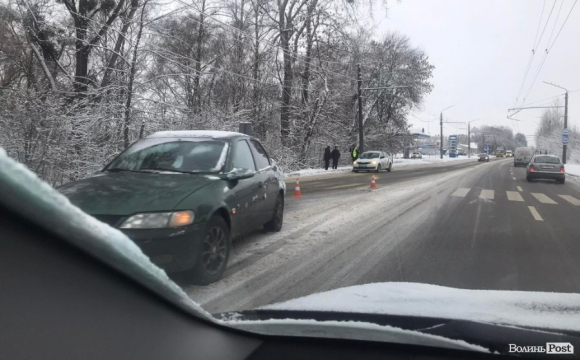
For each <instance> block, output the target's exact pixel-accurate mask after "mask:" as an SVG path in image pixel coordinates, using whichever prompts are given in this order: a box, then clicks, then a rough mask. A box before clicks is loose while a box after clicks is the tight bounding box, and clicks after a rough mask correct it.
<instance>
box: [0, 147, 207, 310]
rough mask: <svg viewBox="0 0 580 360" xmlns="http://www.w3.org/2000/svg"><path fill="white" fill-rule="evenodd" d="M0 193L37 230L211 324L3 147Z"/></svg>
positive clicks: (121, 239) (119, 236)
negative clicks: (60, 239) (53, 234)
mask: <svg viewBox="0 0 580 360" xmlns="http://www.w3.org/2000/svg"><path fill="white" fill-rule="evenodd" d="M0 193H1V194H2V197H3V198H4V199H5V200H7V204H10V205H11V207H13V208H14V210H16V211H17V212H19V213H20V214H23V215H24V216H26V215H27V214H30V208H33V209H34V210H35V214H34V219H33V220H34V221H35V222H37V223H38V225H40V226H42V227H44V228H45V229H47V230H49V231H50V232H56V233H58V234H60V235H61V236H63V238H65V239H67V241H69V242H70V244H71V245H73V246H75V247H77V248H80V249H82V250H84V251H85V252H88V253H89V254H90V255H91V256H93V257H96V258H98V259H99V260H101V261H103V262H105V263H107V264H108V265H110V266H112V267H114V268H116V269H118V270H119V271H121V272H122V273H124V274H127V275H128V276H130V277H131V278H133V279H135V280H136V281H138V282H139V283H141V284H142V285H144V286H146V287H147V288H149V289H151V290H152V291H154V292H156V293H157V294H159V295H161V296H163V297H164V298H166V299H167V300H169V301H171V302H173V303H175V304H177V305H179V306H180V307H181V308H183V309H184V310H186V311H189V312H191V313H193V314H195V315H197V316H200V317H204V318H206V319H213V317H212V316H211V315H210V314H209V313H207V312H206V311H205V310H203V309H202V308H201V307H200V306H199V305H197V304H196V303H195V302H194V301H193V300H191V298H189V297H188V296H187V294H185V292H183V290H182V289H181V288H180V287H179V286H178V285H177V284H175V283H174V282H173V281H172V280H171V279H169V277H167V274H166V273H165V271H163V270H162V269H160V268H159V267H157V266H156V265H155V264H153V263H152V262H151V261H149V258H148V257H147V256H146V255H145V254H143V252H142V251H141V249H139V247H137V245H135V243H133V241H131V240H130V239H129V238H128V237H126V236H125V235H124V234H123V233H122V232H120V231H119V230H117V229H114V228H112V227H110V226H109V225H106V224H104V223H102V222H100V221H98V220H96V219H95V218H93V217H92V216H90V215H87V214H86V213H84V212H83V211H82V210H80V209H79V208H77V207H76V206H74V205H72V204H71V203H70V202H69V200H68V199H67V198H66V197H65V196H64V195H62V194H60V193H59V192H57V191H56V190H54V189H53V188H52V187H51V186H50V185H48V184H47V183H45V182H44V181H42V180H40V179H39V178H38V177H37V176H36V175H35V174H34V173H33V172H31V171H30V170H28V169H27V168H26V167H25V166H24V165H22V164H20V163H18V162H16V161H14V160H12V159H11V158H10V157H8V155H7V154H6V152H5V151H4V149H2V148H0Z"/></svg>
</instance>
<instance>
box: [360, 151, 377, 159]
mask: <svg viewBox="0 0 580 360" xmlns="http://www.w3.org/2000/svg"><path fill="white" fill-rule="evenodd" d="M378 157H379V153H376V152H373V153H363V154H362V155H361V156H360V158H361V159H377V158H378Z"/></svg>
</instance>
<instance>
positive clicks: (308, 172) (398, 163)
mask: <svg viewBox="0 0 580 360" xmlns="http://www.w3.org/2000/svg"><path fill="white" fill-rule="evenodd" d="M490 158H491V159H493V158H495V156H490ZM461 160H463V161H467V160H477V157H475V156H472V157H471V159H470V158H468V157H467V156H461V157H456V158H450V157H448V156H444V157H443V159H439V157H435V156H433V157H432V158H423V159H400V158H397V157H395V158H394V159H393V166H394V167H405V166H411V165H433V164H440V163H446V162H450V161H461ZM349 171H352V166H340V167H339V168H338V169H336V170H333V169H328V170H324V169H323V168H316V169H312V168H308V169H302V170H297V171H292V172H289V173H285V174H284V177H285V178H287V179H288V178H293V177H309V176H317V175H323V174H336V173H341V172H349Z"/></svg>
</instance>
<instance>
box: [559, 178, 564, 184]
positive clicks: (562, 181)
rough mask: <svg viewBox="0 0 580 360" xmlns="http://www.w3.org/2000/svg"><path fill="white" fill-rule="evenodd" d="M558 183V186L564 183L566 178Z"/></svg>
mask: <svg viewBox="0 0 580 360" xmlns="http://www.w3.org/2000/svg"><path fill="white" fill-rule="evenodd" d="M558 182H559V183H560V184H564V183H565V182H566V178H564V179H562V180H560V181H558Z"/></svg>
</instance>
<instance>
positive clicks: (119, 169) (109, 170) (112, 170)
mask: <svg viewBox="0 0 580 360" xmlns="http://www.w3.org/2000/svg"><path fill="white" fill-rule="evenodd" d="M103 171H108V172H122V171H129V172H143V171H140V170H131V169H123V168H110V169H105V170H103Z"/></svg>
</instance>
